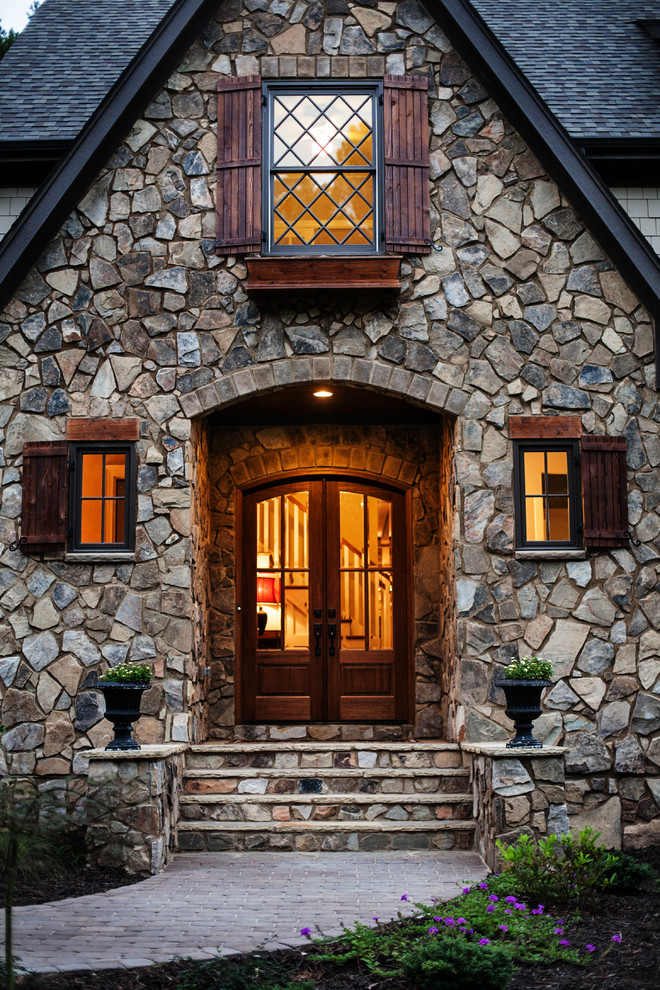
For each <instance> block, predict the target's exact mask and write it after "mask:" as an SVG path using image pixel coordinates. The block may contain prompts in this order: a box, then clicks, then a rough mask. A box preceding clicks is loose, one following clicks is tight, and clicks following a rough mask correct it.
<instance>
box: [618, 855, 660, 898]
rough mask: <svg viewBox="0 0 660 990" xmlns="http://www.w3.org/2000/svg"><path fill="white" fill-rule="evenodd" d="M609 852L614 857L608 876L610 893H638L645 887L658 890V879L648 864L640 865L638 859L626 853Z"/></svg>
mask: <svg viewBox="0 0 660 990" xmlns="http://www.w3.org/2000/svg"><path fill="white" fill-rule="evenodd" d="M610 851H611V853H612V855H613V856H615V857H616V862H615V863H613V865H612V871H611V874H610V876H611V885H610V887H609V889H610V891H615V890H617V891H621V890H635V891H638V890H640V889H643V888H645V887H654V888H656V889H657V888H658V877H657V876H656V873H655V870H654V869H653V867H652V866H651V864H650V863H640V862H639V860H638V859H635V857H634V856H631V855H630V853H627V852H619V851H618V850H610Z"/></svg>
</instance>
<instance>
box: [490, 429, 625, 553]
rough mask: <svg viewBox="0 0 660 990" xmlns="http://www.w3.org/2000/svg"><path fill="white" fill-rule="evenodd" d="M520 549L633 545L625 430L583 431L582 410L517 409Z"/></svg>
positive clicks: (513, 436) (514, 431) (515, 437)
mask: <svg viewBox="0 0 660 990" xmlns="http://www.w3.org/2000/svg"><path fill="white" fill-rule="evenodd" d="M509 428H510V435H511V439H512V440H513V444H514V494H515V508H516V546H517V548H518V549H529V550H542V549H562V548H564V549H580V548H582V547H587V548H596V547H620V546H626V545H627V544H628V541H629V539H630V533H629V531H628V493H627V473H626V440H625V437H609V436H582V435H581V434H582V423H581V420H580V418H579V417H577V416H548V417H536V416H511V417H510V421H509Z"/></svg>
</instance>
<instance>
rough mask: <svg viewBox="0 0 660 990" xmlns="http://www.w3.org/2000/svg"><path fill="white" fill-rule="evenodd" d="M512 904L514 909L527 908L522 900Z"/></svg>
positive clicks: (522, 909)
mask: <svg viewBox="0 0 660 990" xmlns="http://www.w3.org/2000/svg"><path fill="white" fill-rule="evenodd" d="M513 906H514V908H515V909H516V911H526V910H527V905H526V904H523V903H522V901H520V903H518V904H514V905H513Z"/></svg>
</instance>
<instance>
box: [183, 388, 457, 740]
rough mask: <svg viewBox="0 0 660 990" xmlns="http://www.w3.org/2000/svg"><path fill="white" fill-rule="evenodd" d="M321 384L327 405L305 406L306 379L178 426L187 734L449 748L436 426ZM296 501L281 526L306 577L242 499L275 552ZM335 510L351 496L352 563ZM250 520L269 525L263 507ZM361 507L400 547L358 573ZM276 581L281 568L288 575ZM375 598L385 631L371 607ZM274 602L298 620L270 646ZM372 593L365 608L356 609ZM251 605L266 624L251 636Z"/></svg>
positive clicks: (449, 472)
mask: <svg viewBox="0 0 660 990" xmlns="http://www.w3.org/2000/svg"><path fill="white" fill-rule="evenodd" d="M316 388H318V386H316ZM330 388H331V390H332V391H333V392H334V397H333V398H334V402H333V403H332V404H329V403H325V404H323V405H322V404H320V403H317V404H316V405H315V404H314V403H316V400H315V399H313V398H311V395H312V390H313V389H314V386H313V385H311V384H307V385H301V386H289V387H287V388H284V389H280V390H279V391H276V392H272V391H271V392H267V393H265V394H263V395H258V396H253V397H251V398H250V399H249V400H248V401H245V402H241V403H234V404H233V405H231V406H228V407H227V408H226V409H225V408H223V409H219V410H216V411H215V412H213V413H212V414H210V415H208V416H207V417H206V418H205V419H203V420H199V421H198V422H197V423H196V432H195V441H196V457H195V462H194V465H193V470H194V478H195V491H196V514H197V520H196V525H195V534H196V535H195V543H194V568H195V577H194V588H195V601H196V605H197V608H196V623H197V630H196V637H195V638H196V645H195V650H196V653H197V657H198V664H199V669H200V672H202V671H203V673H204V676H203V677H202V678H200V680H199V682H198V683H197V685H195V686H194V690H195V692H196V696H197V702H196V704H197V710H198V711H199V712H200V715H199V725H200V730H199V733H198V738H199V739H200V740H202V739H207V740H209V741H213V740H223V739H225V740H231V739H246V740H249V739H255V740H259V739H267V738H275V736H274V735H273V731H275V730H274V728H273V727H274V726H276V725H279V726H280V730H278V731H288V730H285V729H284V727H286V726H289V725H290V737H291V738H294V739H298V738H300V739H304V738H310V739H331V738H347V739H348V738H374V739H378V738H382V739H387V738H411V737H413V736H414V737H427V738H445V739H447V738H451V737H452V733H451V728H450V716H451V708H452V705H453V701H452V698H453V690H452V684H453V680H454V657H455V656H456V606H455V581H454V572H453V539H454V531H453V515H454V480H453V427H454V421H453V419H452V418H451V417H449V416H447V415H444V414H442V413H438V412H433V413H431V412H429V410H428V409H426V408H425V407H423V406H420V405H414V404H412V403H408V402H405V401H403V400H402V399H401V398H400V397H397V396H394V395H391V394H388V393H378V392H375V391H373V390H369V389H365V388H356V387H353V386H346V385H342V386H338V385H336V384H332V385H331V386H330ZM310 486H312V487H310ZM314 486H316V489H314ZM317 490H320V491H321V494H318V491H317ZM342 492H344V493H345V494H344V495H343V496H342V494H341V493H342ZM296 493H298V494H300V493H304V495H305V498H306V499H307V500H308V501H307V502H306V503H304V500H302V499H300V498H298V499H297V502H298V505H297V506H296V505H295V501H294V500H291V514H292V515H293V514H294V510H295V512H297V514H298V517H297V519H298V521H297V522H296V523H291V524H290V525H292V526H293V527H294V530H295V528H296V527H300V525H301V523H300V520H301V518H304V519H306V520H309V526H310V527H311V528H310V529H309V532H308V535H307V536H306V538H305V539H306V540H307V541H308V547H307V551H306V553H307V554H308V558H307V559H308V562H309V567H307V566H306V565H305V566H302V564H301V565H300V566H298V564H300V562H301V561H302V560H303V557H301V556H299V557H298V564H296V566H291V567H289V566H288V564H287V562H286V560H285V558H283V557H280V562H279V563H276V562H275V560H276V550H275V549H273V548H272V547H269V546H266V545H265V544H266V542H267V541H266V539H265V533H262V534H261V536H259V534H258V527H259V525H261V526H262V528H263V527H264V526H265V525H266V524H265V522H263V520H262V523H259V522H258V509H257V506H258V504H262V509H261V510H260V511H262V513H265V512H266V509H265V508H263V506H266V505H270V506H274V505H276V504H277V505H278V506H279V507H278V509H277V513H279V515H278V517H277V518H278V522H277V525H278V526H279V528H280V537H279V541H280V542H279V551H278V552H280V553H282V548H283V546H284V541H285V534H284V532H283V531H282V527H284V528H285V529H286V526H287V525H289V523H287V522H286V519H285V514H284V505H285V501H286V499H287V496H290V495H294V496H295V495H296ZM277 499H279V500H280V501H279V502H276V500H277ZM342 499H343V500H344V502H345V504H346V505H350V504H351V500H352V501H353V506H354V508H355V507H357V505H358V503H359V501H360V500H362V503H363V505H362V509H361V511H362V513H363V516H362V533H363V542H364V554H363V557H362V558H360V554H361V553H362V548H361V547H360V546H357V543H356V538H355V533H353V534H352V535H353V539H351V538H350V536H351V534H350V533H349V532H348V531H346V527H349V528H350V527H351V526H352V527H353V529H356V528H357V523H356V522H355V519H356V518H357V513H354V514H353V516H354V519H353V522H346V523H345V525H344V530H345V532H344V533H343V534H342V520H341V517H342V510H341V501H342ZM370 499H371V500H373V501H371V502H370ZM303 503H304V504H305V511H304V512H303V511H302V509H301V505H302V504H303ZM246 506H249V507H250V508H249V510H248V509H246ZM268 511H269V512H270V513H271V518H270V522H269V526H270V527H271V529H272V526H273V525H275V522H274V518H275V509H274V508H270V509H269V510H268ZM246 512H247V516H246ZM369 512H371V515H372V519H373V520H375V521H374V522H373V523H372V529H373V528H374V527H376V528H375V532H376V533H378V523H379V522H380V524H381V526H380V528H381V530H382V529H383V527H385V528H387V526H388V525H389V523H388V521H387V518H386V516H388V514H390V513H391V518H392V520H394V519H397V520H398V522H397V532H396V534H395V533H394V531H393V533H392V537H393V539H394V540H395V542H396V540H400V541H401V545H400V547H399V548H398V550H396V554H395V550H394V546H393V547H392V548H391V551H390V552H391V553H392V554H393V556H392V560H391V564H388V563H387V559H386V556H385V547H384V546H382V547H381V548H380V550H379V548H378V546H377V544H378V536H376V548H375V556H374V555H373V554H372V559H373V560H374V561H375V562H374V563H370V562H369V539H370V537H369V521H368V513H369ZM365 514H366V515H365ZM344 516H345V518H346V519H348V516H347V515H346V512H345V513H344ZM379 517H380V518H379ZM264 518H265V516H264ZM312 520H313V521H312ZM365 530H366V533H365ZM319 534H320V535H319ZM381 538H382V537H381ZM357 542H359V541H357ZM372 543H373V539H372ZM349 544H350V546H348V545H349ZM342 546H343V549H342ZM297 552H298V553H299V555H300V554H302V553H303V551H302V549H301V548H300V547H299V548H298V551H297ZM342 553H343V554H344V556H345V560H346V563H345V566H343V567H342V566H341V559H342V558H341V554H342ZM378 553H380V557H378ZM338 557H339V561H340V563H339V564H338V563H337V560H338ZM360 559H361V560H362V563H360V562H359V560H360ZM293 563H295V561H294V558H292V564H293ZM395 565H397V566H398V565H401V566H400V571H399V572H398V573H397V574H396V575H395V573H394V570H393V568H394V566H395ZM278 568H279V570H278ZM312 569H315V570H316V572H317V573H316V574H315V575H312V573H311V570H312ZM307 570H309V571H310V573H309V574H307V573H303V572H306V571H307ZM289 571H290V572H291V574H293V572H295V571H298V572H299V573H298V575H297V577H295V579H294V578H293V577H292V576H290V577H287V573H288V572H289ZM395 577H396V581H395V583H393V584H392V585H391V587H392V592H391V593H390V584H389V580H390V578H391V579H392V581H394V579H395ZM276 578H277V579H278V580H277V581H276ZM287 580H289V582H290V583H289V586H288V588H289V590H288V592H287V591H286V588H287V585H286V581H287ZM296 581H297V582H298V584H297V585H296ZM342 582H343V586H342ZM305 585H308V586H309V587H304V586H305ZM268 592H270V595H269V594H268ZM306 593H309V595H308V597H307V598H306V599H305V598H304V596H305V594H306ZM342 594H343V596H344V597H343V602H342ZM390 594H392V596H393V597H392V599H391V608H392V625H391V630H390V627H389V626H388V625H387V623H388V622H389V618H388V616H387V615H386V609H385V608H384V606H385V605H386V604H387V602H388V597H389V596H390ZM287 595H288V598H289V599H290V600H291V608H292V609H294V599H295V596H296V595H297V596H298V599H299V601H298V608H299V609H300V610H301V611H298V612H296V611H295V609H294V610H293V611H292V612H291V615H297V616H298V618H299V619H300V622H299V623H298V625H297V626H296V625H295V623H294V620H293V618H291V619H290V620H288V621H289V622H290V628H289V632H290V634H291V636H292V637H293V638H290V639H289V641H288V642H287V635H288V633H287V629H288V627H287V625H286V622H287V619H286V609H287V606H288V601H287ZM314 596H316V597H314ZM369 596H371V598H370V597H369ZM379 596H380V597H381V598H382V601H383V609H382V611H381V612H380V613H378V611H377V610H374V604H373V602H374V601H375V599H377V598H378V597H379ZM268 597H270V598H271V601H268V600H267V598H268ZM278 597H279V601H278V600H277V599H278ZM301 597H302V598H303V599H304V600H303V601H302V603H301V602H300V599H301ZM317 598H318V601H317ZM259 599H261V600H259ZM358 604H359V608H358ZM260 609H263V611H265V612H266V614H267V615H269V614H270V616H271V618H270V620H268V619H267V620H266V626H265V629H264V633H265V634H266V635H265V636H261V635H260V633H259V625H258V622H259V621H263V620H258V616H257V613H258V611H259V610H260ZM332 611H334V612H335V615H334V616H331V615H329V612H332ZM301 612H302V613H304V618H303V614H301ZM315 612H320V613H321V615H320V617H319V616H316V615H315V614H314V613H315ZM353 613H354V614H353ZM395 616H396V622H395V621H394V617H395ZM332 619H334V620H335V621H334V622H332V621H331V620H332ZM372 620H373V621H372ZM318 625H321V630H320V642H317V639H318V638H319V637H317V635H316V634H317V630H316V628H315V626H318ZM331 625H336V629H335V630H334V636H331V635H330V629H329V628H328V627H329V626H331ZM302 626H304V632H303V629H302ZM296 637H298V639H296ZM278 638H279V639H278ZM331 639H333V640H334V644H335V645H334V650H335V653H334V656H331V653H330V649H331V643H330V641H331ZM390 639H391V643H390V642H389V640H390ZM339 643H341V644H342V648H341V651H339V650H338V648H337V646H338V644H339ZM317 649H320V651H321V653H320V656H319V655H317V653H316V650H317ZM340 652H341V654H342V657H341V659H342V660H343V661H345V662H344V663H342V664H340V663H338V662H337V657H338V655H339V653H340ZM303 657H304V658H305V659H303ZM285 702H286V703H285ZM369 725H371V726H372V728H369ZM355 733H358V735H355ZM392 733H396V735H393V734H392ZM401 733H403V735H401ZM280 737H281V736H278V738H280ZM284 738H288V736H284Z"/></svg>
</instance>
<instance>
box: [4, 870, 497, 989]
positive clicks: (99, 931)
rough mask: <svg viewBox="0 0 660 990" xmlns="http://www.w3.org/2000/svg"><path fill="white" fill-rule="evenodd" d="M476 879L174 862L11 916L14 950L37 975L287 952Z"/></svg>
mask: <svg viewBox="0 0 660 990" xmlns="http://www.w3.org/2000/svg"><path fill="white" fill-rule="evenodd" d="M485 874H486V868H485V867H484V865H483V863H482V861H481V859H480V858H479V856H477V854H476V853H468V852H445V853H423V852H401V853H393V852H388V853H363V852H362V853H321V854H319V853H295V854H294V853H186V854H179V855H177V856H176V857H175V859H174V862H173V863H172V864H171V865H170V866H169V867H168V869H167V870H166V871H165V872H164V873H161V874H159V875H158V876H155V877H150V878H149V879H148V880H144V881H143V882H142V883H138V884H136V885H134V886H132V887H120V888H119V889H117V890H113V891H110V892H108V893H106V894H92V895H89V896H87V897H78V898H70V899H68V900H65V901H57V902H54V903H52V904H40V905H37V906H34V907H19V908H16V909H15V921H14V937H15V953H16V955H17V956H18V957H19V959H20V960H21V963H22V965H23V966H25V967H26V968H28V969H32V970H35V971H39V972H52V971H55V970H60V971H62V972H69V971H73V970H81V969H95V970H96V969H108V968H113V967H117V966H127V967H129V966H147V965H149V964H150V963H154V962H165V961H167V960H170V959H175V958H177V957H179V956H183V957H191V958H194V959H206V958H210V957H211V956H214V955H217V954H218V952H222V953H223V954H229V953H231V952H249V951H251V950H253V949H256V948H258V947H260V946H263V945H266V944H267V946H268V948H282V947H283V946H287V945H299V944H300V943H301V942H304V941H305V940H304V939H301V938H300V929H301V928H304V927H308V928H311V929H315V928H316V927H317V926H318V927H319V928H320V929H321V930H322V931H323V932H324V933H326V934H332V933H335V932H338V931H339V929H340V926H341V923H342V922H345V923H346V924H350V923H351V922H353V921H355V920H357V919H359V920H361V921H364V922H367V923H369V922H371V919H372V917H373V916H374V915H376V916H378V917H379V918H380V919H381V920H383V921H385V920H389V919H390V918H393V917H395V916H396V913H397V911H398V910H399V909H402V910H403V911H404V912H406V913H408V912H410V911H411V910H412V907H411V906H410V905H409V904H406V903H405V902H403V903H402V902H401V895H402V894H407V895H408V897H409V898H410V901H414V900H417V901H422V902H425V903H429V902H430V900H431V898H432V897H436V898H438V899H442V900H446V899H448V898H450V897H452V896H454V894H456V893H458V892H460V888H461V886H462V881H465V880H476V879H481V878H482V877H483V876H485Z"/></svg>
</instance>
